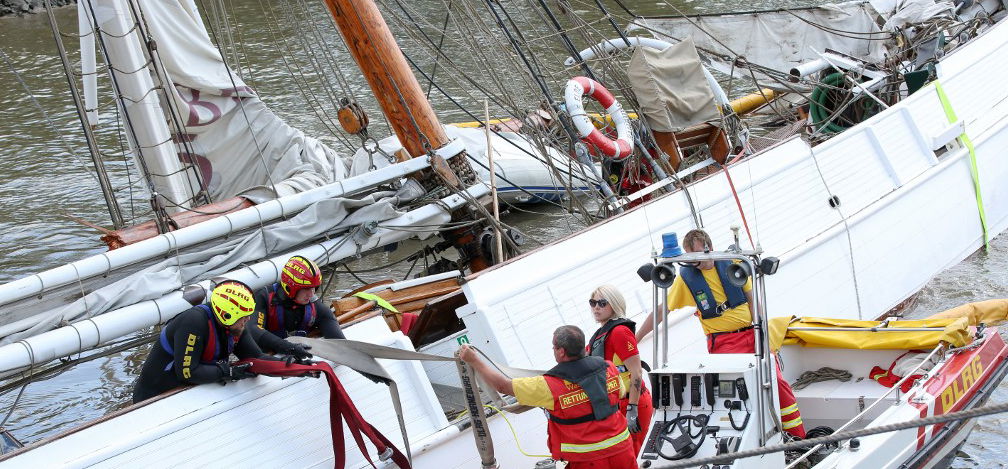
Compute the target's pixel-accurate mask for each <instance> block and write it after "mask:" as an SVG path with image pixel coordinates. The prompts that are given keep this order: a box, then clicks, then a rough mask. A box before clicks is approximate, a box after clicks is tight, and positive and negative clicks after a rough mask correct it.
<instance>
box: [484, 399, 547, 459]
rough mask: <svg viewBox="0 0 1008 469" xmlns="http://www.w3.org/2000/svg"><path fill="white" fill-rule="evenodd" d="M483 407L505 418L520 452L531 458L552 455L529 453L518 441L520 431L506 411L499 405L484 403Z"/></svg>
mask: <svg viewBox="0 0 1008 469" xmlns="http://www.w3.org/2000/svg"><path fill="white" fill-rule="evenodd" d="M483 407H486V408H488V409H490V410H493V411H494V412H497V414H498V415H500V416H501V417H503V418H504V423H506V424H507V426H508V428H510V429H511V437H512V438H514V441H515V448H518V452H519V453H521V454H524V455H525V456H528V457H530V458H550V457H552V455H549V454H529V453H527V452H525V450H524V449H522V447H521V443H518V432H516V431H515V429H514V426H512V425H511V421H510V420H508V418H507V415H505V414H504V411H502V410H500V409H498V408H497V407H495V406H492V405H490V404H483Z"/></svg>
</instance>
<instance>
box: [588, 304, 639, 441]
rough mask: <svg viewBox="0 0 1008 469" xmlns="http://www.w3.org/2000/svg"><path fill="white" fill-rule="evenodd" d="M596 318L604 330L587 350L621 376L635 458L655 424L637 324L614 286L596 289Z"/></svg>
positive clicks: (623, 404)
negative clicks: (645, 379)
mask: <svg viewBox="0 0 1008 469" xmlns="http://www.w3.org/2000/svg"><path fill="white" fill-rule="evenodd" d="M588 305H589V306H590V307H591V311H592V315H593V316H594V317H595V321H596V322H598V323H599V324H600V325H601V327H599V328H598V330H597V331H595V333H594V334H592V337H591V340H589V341H588V344H587V346H586V348H587V349H588V354H589V355H595V356H597V357H602V358H604V359H606V360H607V361H610V362H612V364H613V365H615V366H616V369H617V370H618V371H619V372H620V378H622V379H623V385H624V386H626V388H627V390H628V393H627V396H626V397H624V398H623V399H621V400H620V403H619V406H620V411H622V412H623V413H624V414H625V415H626V417H627V428H628V429H629V430H630V436H631V438H632V439H633V443H634V454H638V453H640V449H641V446H642V445H643V444H644V438H645V436H646V435H647V429H648V425H650V424H651V413H652V412H653V410H654V409H653V407H652V406H651V393H650V392H649V391H648V389H647V387H646V386H645V385H644V381H643V378H642V377H641V375H642V371H641V359H640V353H639V352H638V351H637V338H636V337H634V329H635V328H636V324H634V322H633V321H631V320H629V319H627V318H626V300H625V299H623V295H622V294H621V293H620V292H619V290H617V289H616V287H614V286H612V285H602V286H600V287H598V288H596V289H595V291H593V292H592V294H591V299H589V300H588Z"/></svg>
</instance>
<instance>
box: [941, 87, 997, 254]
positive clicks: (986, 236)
mask: <svg viewBox="0 0 1008 469" xmlns="http://www.w3.org/2000/svg"><path fill="white" fill-rule="evenodd" d="M933 83H934V86H935V91H937V92H938V99H939V100H940V101H941V104H942V108H944V109H945V117H946V118H948V121H949V124H955V123H956V121H958V120H959V119H958V118H956V113H955V111H954V110H953V109H952V103H951V102H949V99H948V96H946V95H945V89H944V88H942V85H941V83H939V82H938V80H935V81H934V82H933ZM959 141H961V142H962V144H963V145H965V146H966V148H967V149H968V150H969V160H970V175H971V176H973V191H974V192H975V193H976V202H977V209H978V210H979V211H980V226H981V227H982V228H983V241H984V248H985V249H986V250H987V251H988V252H990V232H989V231H988V229H987V214H986V213H984V203H983V195H982V193H981V192H980V176H979V173H978V172H977V164H976V150H975V149H974V148H973V141H972V140H970V138H969V136H968V135H966V132H965V130H964V131H963V133H962V134H960V135H959Z"/></svg>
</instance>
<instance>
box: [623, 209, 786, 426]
mask: <svg viewBox="0 0 1008 469" xmlns="http://www.w3.org/2000/svg"><path fill="white" fill-rule="evenodd" d="M683 248H684V249H685V250H686V252H710V251H712V250H713V249H714V246H713V244H712V243H711V239H710V235H708V234H707V232H705V231H704V230H700V229H697V230H691V231H690V232H688V233H686V236H684V237H683ZM662 257H665V255H664V254H663V256H662ZM731 263H732V261H712V260H705V261H702V262H698V263H695V265H682V266H681V267H680V268H679V275H678V276H676V278H675V280H674V281H673V282H672V286H671V287H669V290H668V301H667V302H666V305H667V307H668V308H667V310H666V314H668V311H674V310H677V309H680V308H684V307H687V306H695V307H696V313H695V314H696V316H697V317H698V318H699V319H700V326H701V327H702V328H703V331H704V334H706V335H707V351H708V352H710V353H754V352H755V350H756V335H755V332H754V331H753V325H752V312H751V311H750V310H749V305H750V304H751V303H752V279H749V280H748V281H746V283H745V285H743V286H742V287H736V286H734V285H732V284H731V283H730V282H729V281H728V272H727V269H728V267H729V266H730V265H731ZM652 314H654V313H652ZM664 316H665V315H664V314H663V315H660V316H658V322H661V321H662V320H663V319H664ZM652 329H654V320H653V316H652V315H648V317H647V319H645V320H644V322H643V323H641V327H640V329H638V330H637V334H636V336H637V340H638V341H640V340H642V339H643V338H644V337H646V336H647V334H648V333H650V332H651V331H652ZM777 363H778V364H777V389H778V392H779V398H780V407H781V409H780V414H781V425H782V426H783V427H784V428H783V430H784V431H786V432H788V433H790V434H791V435H793V436H796V437H800V438H805V426H804V425H803V424H802V419H801V412H799V411H798V404H797V403H796V401H795V397H794V391H792V390H791V385H790V384H788V382H787V381H786V380H784V377H783V376H782V375H781V370H780V362H779V361H778V362H777Z"/></svg>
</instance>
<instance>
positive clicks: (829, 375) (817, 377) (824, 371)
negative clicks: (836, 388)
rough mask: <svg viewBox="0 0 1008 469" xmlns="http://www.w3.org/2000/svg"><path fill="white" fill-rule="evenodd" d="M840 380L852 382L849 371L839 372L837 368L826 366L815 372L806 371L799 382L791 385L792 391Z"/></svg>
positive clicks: (799, 378)
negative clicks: (813, 384) (822, 382)
mask: <svg viewBox="0 0 1008 469" xmlns="http://www.w3.org/2000/svg"><path fill="white" fill-rule="evenodd" d="M833 379H835V380H839V381H843V382H847V381H850V380H851V374H850V372H849V371H847V370H838V369H836V368H830V367H828V366H824V367H822V368H819V369H818V370H815V371H806V372H804V373H802V374H801V376H799V377H798V380H797V381H795V382H793V383H791V389H794V390H796V391H797V390H799V389H805V388H806V387H808V385H810V384H812V383H818V382H820V381H830V380H833Z"/></svg>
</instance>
